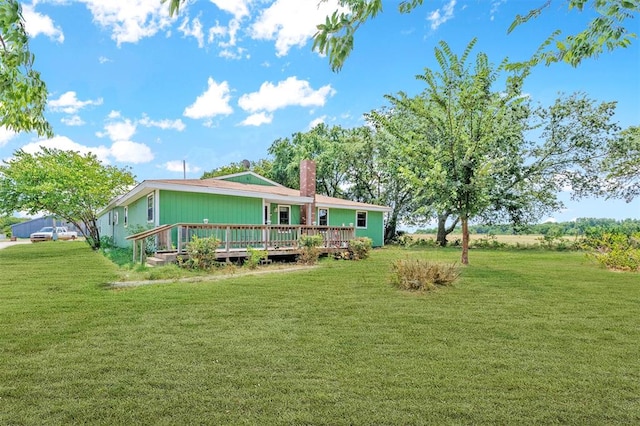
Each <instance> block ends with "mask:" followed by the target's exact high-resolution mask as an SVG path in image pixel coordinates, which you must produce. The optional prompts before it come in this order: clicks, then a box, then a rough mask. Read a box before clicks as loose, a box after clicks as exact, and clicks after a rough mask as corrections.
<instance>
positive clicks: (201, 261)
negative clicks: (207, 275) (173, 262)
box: [178, 235, 220, 271]
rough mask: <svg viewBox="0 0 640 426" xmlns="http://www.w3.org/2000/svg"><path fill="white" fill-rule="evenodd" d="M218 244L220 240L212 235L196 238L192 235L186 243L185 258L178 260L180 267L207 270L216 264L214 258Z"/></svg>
mask: <svg viewBox="0 0 640 426" xmlns="http://www.w3.org/2000/svg"><path fill="white" fill-rule="evenodd" d="M219 245H220V240H218V239H216V238H214V237H207V238H198V236H197V235H194V236H193V238H192V239H191V241H190V242H189V243H187V246H186V251H187V256H188V257H187V258H186V259H182V258H180V260H178V263H179V265H180V266H181V267H183V268H187V269H195V270H204V271H208V270H211V269H213V268H214V267H216V266H218V261H217V260H216V250H217V249H218V246H219Z"/></svg>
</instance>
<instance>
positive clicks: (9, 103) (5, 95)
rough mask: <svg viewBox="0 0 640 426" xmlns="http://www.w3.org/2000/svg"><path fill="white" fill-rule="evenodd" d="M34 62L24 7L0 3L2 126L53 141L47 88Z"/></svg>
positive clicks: (13, 0)
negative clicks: (45, 113) (47, 106)
mask: <svg viewBox="0 0 640 426" xmlns="http://www.w3.org/2000/svg"><path fill="white" fill-rule="evenodd" d="M34 59H35V57H34V55H33V54H32V53H31V52H30V51H29V37H28V36H27V33H26V30H25V26H24V19H23V17H22V9H21V7H20V3H19V2H18V1H17V0H5V1H3V2H0V126H3V127H5V128H7V129H9V130H12V131H14V132H21V131H25V132H31V131H34V132H36V133H37V134H38V135H40V136H47V137H52V136H53V130H52V129H51V126H50V125H49V123H48V122H47V120H46V119H45V118H44V115H43V114H44V110H45V107H46V104H47V87H46V85H45V83H44V82H43V81H42V80H41V79H40V73H39V72H38V71H36V70H35V69H33V63H34Z"/></svg>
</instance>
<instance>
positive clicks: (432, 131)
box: [381, 41, 617, 263]
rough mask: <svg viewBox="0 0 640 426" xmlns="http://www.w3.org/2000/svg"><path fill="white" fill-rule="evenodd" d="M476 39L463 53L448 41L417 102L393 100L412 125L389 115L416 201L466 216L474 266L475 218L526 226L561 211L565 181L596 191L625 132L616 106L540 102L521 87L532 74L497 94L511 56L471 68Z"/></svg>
mask: <svg viewBox="0 0 640 426" xmlns="http://www.w3.org/2000/svg"><path fill="white" fill-rule="evenodd" d="M474 43H475V41H472V42H471V43H470V44H469V45H468V46H467V49H466V50H465V52H464V53H463V55H462V56H461V57H458V56H457V55H455V54H454V53H453V52H452V51H451V50H450V48H449V46H448V45H447V44H446V43H445V42H440V47H439V48H437V49H436V59H437V62H438V64H439V66H440V70H439V71H438V72H435V71H432V70H430V69H426V70H425V73H424V75H419V76H418V78H419V79H420V80H423V81H424V82H425V83H426V84H427V89H426V90H425V91H424V92H423V93H422V94H420V95H418V96H415V97H412V98H410V97H408V96H406V94H404V93H400V94H399V95H398V96H389V97H388V99H389V100H390V101H391V103H392V105H393V107H394V108H395V109H396V110H397V111H398V113H399V114H403V115H406V114H408V115H415V116H416V120H413V121H414V123H416V124H414V125H413V127H411V128H407V127H402V126H400V127H394V126H392V125H389V123H388V122H387V121H384V120H381V124H382V125H383V126H386V127H387V128H388V129H389V130H390V131H391V132H393V133H394V134H395V135H397V136H398V137H399V138H400V139H401V140H402V145H403V146H404V155H403V158H404V159H405V164H404V166H403V171H404V172H405V173H406V174H407V176H408V177H409V178H410V179H411V181H412V186H413V187H414V189H415V191H416V194H415V197H416V199H418V200H420V202H421V203H422V204H423V205H427V206H429V205H430V206H431V210H432V211H433V212H437V213H438V214H439V215H440V214H442V215H443V217H440V219H442V218H444V217H446V215H451V218H453V219H454V220H455V218H459V220H460V223H461V225H462V233H463V238H462V247H463V253H462V263H467V262H468V251H467V250H468V222H469V220H471V219H473V218H476V219H482V220H483V221H484V222H488V223H500V221H504V220H508V221H509V222H511V223H513V224H514V225H516V226H518V225H525V224H527V223H530V222H532V221H534V220H536V219H538V218H539V217H540V216H541V215H542V214H545V213H548V212H550V211H553V210H557V209H558V208H560V207H561V206H562V203H561V202H560V201H558V199H557V193H558V192H559V191H560V190H562V189H563V188H565V187H569V188H571V189H572V191H573V193H572V194H573V196H574V197H575V198H578V197H581V196H584V195H589V194H594V193H597V192H598V190H599V180H598V173H599V168H598V166H599V164H600V162H601V160H602V158H604V156H605V154H606V147H607V144H608V141H609V140H610V138H611V137H612V136H613V135H614V134H615V132H616V130H617V126H616V124H615V123H612V121H611V119H612V117H613V114H614V112H615V102H602V103H599V104H598V103H596V102H594V101H593V100H591V99H589V98H587V97H586V96H585V95H584V94H574V95H571V96H561V97H559V98H558V99H557V100H556V101H555V103H554V104H553V105H551V106H550V107H546V108H544V107H539V108H532V107H531V101H530V100H529V99H528V97H524V96H522V93H521V87H522V84H523V81H524V78H525V77H526V75H527V70H519V71H518V72H517V73H512V74H511V75H509V76H508V77H507V78H506V87H505V88H504V89H502V90H498V91H496V90H495V89H494V88H493V86H494V85H495V82H496V81H500V80H501V79H502V75H501V73H502V71H504V69H505V67H506V61H503V62H502V65H500V66H499V67H498V68H494V67H493V66H491V65H490V64H489V62H488V59H487V57H486V55H484V54H482V53H481V54H479V55H477V58H476V61H475V65H474V67H473V68H471V67H470V66H469V65H468V64H467V59H468V56H469V54H470V51H471V49H472V48H473V45H474ZM527 135H529V136H530V137H532V138H531V139H527V138H526V136H527Z"/></svg>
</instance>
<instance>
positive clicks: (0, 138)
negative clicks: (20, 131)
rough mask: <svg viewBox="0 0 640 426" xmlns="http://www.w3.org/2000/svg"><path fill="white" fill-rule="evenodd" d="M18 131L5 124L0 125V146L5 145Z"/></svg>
mask: <svg viewBox="0 0 640 426" xmlns="http://www.w3.org/2000/svg"><path fill="white" fill-rule="evenodd" d="M16 134H17V133H16V132H14V131H13V130H9V129H7V128H6V127H4V126H0V147H2V146H5V145H6V144H7V143H9V141H10V140H11V139H13V138H14V136H15V135H16Z"/></svg>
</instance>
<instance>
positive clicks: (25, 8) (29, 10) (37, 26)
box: [22, 2, 64, 43]
mask: <svg viewBox="0 0 640 426" xmlns="http://www.w3.org/2000/svg"><path fill="white" fill-rule="evenodd" d="M34 6H35V2H34V4H24V5H22V16H23V18H24V25H25V29H26V30H27V34H29V35H30V36H31V37H32V38H33V37H37V36H38V35H40V34H43V35H45V36H47V37H49V38H50V39H51V40H55V41H57V42H58V43H62V42H63V41H64V34H63V33H62V29H61V28H60V27H56V26H55V25H54V23H53V20H52V19H51V18H50V17H49V16H47V15H43V14H41V13H38V12H36V11H35V10H34Z"/></svg>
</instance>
